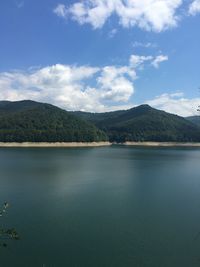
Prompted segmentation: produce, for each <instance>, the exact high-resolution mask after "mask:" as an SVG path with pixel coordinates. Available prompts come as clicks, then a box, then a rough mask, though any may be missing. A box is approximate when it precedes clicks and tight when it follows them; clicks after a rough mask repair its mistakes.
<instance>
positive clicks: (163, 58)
mask: <svg viewBox="0 0 200 267" xmlns="http://www.w3.org/2000/svg"><path fill="white" fill-rule="evenodd" d="M167 60H168V56H165V55H159V56H157V57H155V58H154V60H153V61H152V63H151V64H152V65H153V66H154V67H155V68H159V65H160V63H161V62H164V61H167Z"/></svg>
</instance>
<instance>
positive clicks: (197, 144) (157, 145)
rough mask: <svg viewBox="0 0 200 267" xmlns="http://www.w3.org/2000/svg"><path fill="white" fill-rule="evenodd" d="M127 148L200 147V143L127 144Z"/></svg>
mask: <svg viewBox="0 0 200 267" xmlns="http://www.w3.org/2000/svg"><path fill="white" fill-rule="evenodd" d="M121 145H125V146H147V147H148V146H149V147H200V143H194V142H187V143H186V142H185V143H184V142H180V143H179V142H125V143H121Z"/></svg>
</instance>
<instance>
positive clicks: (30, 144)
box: [0, 142, 111, 147]
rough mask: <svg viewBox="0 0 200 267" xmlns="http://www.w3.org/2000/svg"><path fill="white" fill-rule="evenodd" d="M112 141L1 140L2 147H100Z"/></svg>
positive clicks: (108, 144)
mask: <svg viewBox="0 0 200 267" xmlns="http://www.w3.org/2000/svg"><path fill="white" fill-rule="evenodd" d="M110 145H111V143H110V142H91V143H81V142H80V143H79V142H71V143H70V142H69V143H67V142H66V143H46V142H38V143H37V142H35V143H34V142H24V143H14V142H11V143H2V142H0V147H100V146H110Z"/></svg>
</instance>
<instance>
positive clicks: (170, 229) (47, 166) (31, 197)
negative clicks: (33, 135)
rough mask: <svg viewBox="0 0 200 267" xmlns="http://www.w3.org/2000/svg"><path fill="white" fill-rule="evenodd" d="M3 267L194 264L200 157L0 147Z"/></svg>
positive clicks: (179, 152)
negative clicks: (7, 237)
mask: <svg viewBox="0 0 200 267" xmlns="http://www.w3.org/2000/svg"><path fill="white" fill-rule="evenodd" d="M5 200H6V201H9V202H10V203H11V207H10V208H9V210H8V213H7V215H6V217H4V218H0V223H1V224H4V225H6V226H7V227H15V228H16V229H17V230H18V232H19V233H20V236H21V240H20V241H9V242H8V247H7V248H0V266H1V267H18V266H19V267H32V266H34V267H37V266H38V267H62V266H63V267H65V266H69V267H75V266H76V267H90V266H92V267H96V266H97V267H98V266H101V267H104V266H108V267H110V266H115V267H116V266H122V267H126V266H131V267H132V266H136V267H143V266H148V267H165V266H167V267H173V266H177V267H184V266H187V267H193V266H200V233H199V232H200V149H194V148H193V149H184V148H180V149H174V148H132V147H111V148H109V147H108V148H80V149H79V148H77V149H74V148H72V149H66V148H45V149H43V148H31V149H30V148H21V149H16V148H15V149H14V148H7V149H0V203H3V202H4V201H5Z"/></svg>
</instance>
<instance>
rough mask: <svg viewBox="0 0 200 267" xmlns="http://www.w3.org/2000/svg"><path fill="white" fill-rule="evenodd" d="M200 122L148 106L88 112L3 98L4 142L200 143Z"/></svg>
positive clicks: (0, 132)
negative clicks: (104, 111) (71, 110)
mask: <svg viewBox="0 0 200 267" xmlns="http://www.w3.org/2000/svg"><path fill="white" fill-rule="evenodd" d="M198 122H199V118H198V117H195V118H194V117H192V118H187V119H186V118H182V117H180V116H177V115H174V114H170V113H167V112H164V111H161V110H157V109H154V108H152V107H150V106H148V105H141V106H138V107H135V108H132V109H129V110H121V111H114V112H107V113H87V112H80V111H79V112H67V111H65V110H62V109H60V108H58V107H55V106H53V105H50V104H43V103H38V102H34V101H29V100H26V101H18V102H9V101H0V142H93V141H97V142H98V141H107V140H109V141H111V142H118V143H121V142H125V141H158V142H169V141H171V142H200V126H199V125H198Z"/></svg>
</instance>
